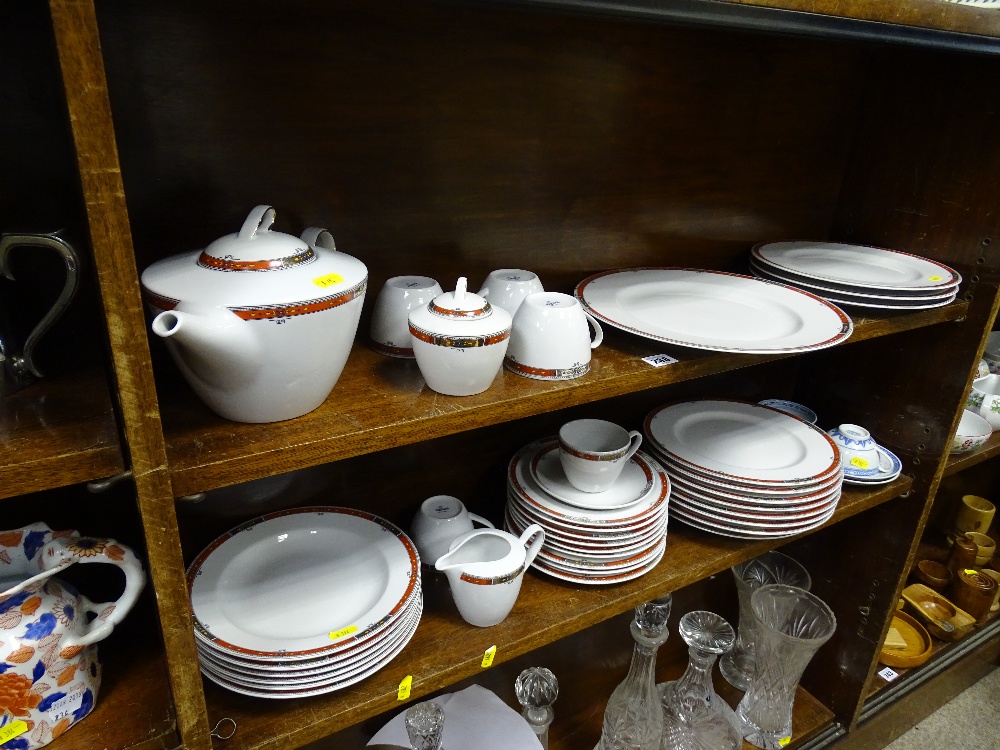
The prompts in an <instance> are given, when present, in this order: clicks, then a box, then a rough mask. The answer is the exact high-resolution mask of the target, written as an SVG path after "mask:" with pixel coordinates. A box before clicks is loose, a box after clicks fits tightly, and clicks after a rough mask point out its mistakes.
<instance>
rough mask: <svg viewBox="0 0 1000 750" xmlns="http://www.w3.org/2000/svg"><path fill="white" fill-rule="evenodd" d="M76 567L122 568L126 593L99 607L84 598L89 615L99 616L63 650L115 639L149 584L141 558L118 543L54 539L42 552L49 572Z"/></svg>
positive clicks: (71, 637) (64, 641)
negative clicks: (103, 565)
mask: <svg viewBox="0 0 1000 750" xmlns="http://www.w3.org/2000/svg"><path fill="white" fill-rule="evenodd" d="M73 563H108V564H110V565H114V566H115V567H118V568H121V570H122V572H123V573H124V574H125V590H124V591H123V592H122V595H121V596H120V597H118V599H117V600H116V601H114V602H103V603H101V604H95V603H93V602H91V601H90V600H89V599H87V598H86V597H83V596H81V597H80V601H81V603H82V604H83V608H84V610H85V611H87V612H91V613H93V614H94V615H95V617H94V619H93V620H92V621H91V622H90V623H88V624H87V626H86V628H84V629H83V632H82V633H81V634H80V635H77V636H74V635H67V636H65V637H64V638H63V639H62V642H61V643H60V647H61V648H62V649H66V648H70V647H72V646H89V645H90V644H91V643H97V641H100V640H103V639H104V638H107V637H108V636H109V635H111V631H112V630H114V629H115V625H117V624H118V623H119V622H121V621H122V620H123V619H124V617H125V615H127V614H128V613H129V610H131V609H132V607H133V606H134V605H135V602H136V600H137V599H138V598H139V593H140V592H141V591H142V587H143V586H144V585H145V583H146V574H145V573H144V572H143V570H142V565H140V563H139V560H138V558H136V556H135V554H134V553H133V552H132V550H130V549H129V548H128V547H126V546H125V545H124V544H119V543H118V542H116V541H115V540H114V539H98V538H95V537H81V536H69V537H60V538H58V539H53V540H52V541H51V542H49V543H48V544H46V545H45V548H44V549H43V550H42V567H43V568H44V569H45V570H53V569H62V568H67V567H69V566H70V565H72V564H73Z"/></svg>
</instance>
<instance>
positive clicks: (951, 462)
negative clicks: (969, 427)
mask: <svg viewBox="0 0 1000 750" xmlns="http://www.w3.org/2000/svg"><path fill="white" fill-rule="evenodd" d="M994 456H1000V432H994V433H993V434H992V435H990V437H989V439H988V440H987V441H986V442H985V443H983V444H982V445H980V446H979V447H978V448H976V449H975V450H972V451H969V452H968V453H958V454H954V455H950V456H948V462H947V463H946V464H945V465H944V476H946V477H948V476H951V475H952V474H956V473H958V472H960V471H962V470H963V469H968V468H969V467H970V466H975V465H976V464H978V463H981V462H983V461H985V460H986V459H988V458H993V457H994Z"/></svg>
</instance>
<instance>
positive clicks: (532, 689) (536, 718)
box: [514, 667, 559, 750]
mask: <svg viewBox="0 0 1000 750" xmlns="http://www.w3.org/2000/svg"><path fill="white" fill-rule="evenodd" d="M514 694H515V695H517V700H518V703H520V704H521V705H522V706H523V707H524V710H523V711H522V712H521V716H523V717H524V719H525V721H527V722H528V725H529V726H530V727H531V728H532V730H534V732H535V736H537V737H538V741H539V742H540V743H541V745H542V748H543V750H548V748H549V725H550V724H551V723H552V719H553V718H554V717H555V712H554V711H553V710H552V704H553V703H555V701H556V698H557V697H558V696H559V681H558V680H556V676H555V675H554V674H552V672H551V671H549V670H548V669H546V668H545V667H529V668H528V669H526V670H524V671H523V672H521V674H519V675H518V676H517V681H516V682H515V683H514Z"/></svg>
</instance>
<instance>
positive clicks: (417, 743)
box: [405, 701, 444, 750]
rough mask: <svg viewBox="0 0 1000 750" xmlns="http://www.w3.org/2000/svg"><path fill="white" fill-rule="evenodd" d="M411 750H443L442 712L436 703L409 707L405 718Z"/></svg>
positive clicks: (428, 702)
mask: <svg viewBox="0 0 1000 750" xmlns="http://www.w3.org/2000/svg"><path fill="white" fill-rule="evenodd" d="M405 724H406V736H407V737H409V738H410V748H411V750H443V748H442V747H441V738H442V736H443V735H444V711H442V710H441V707H440V706H439V705H438V704H437V703H433V702H431V701H424V702H423V703H417V704H415V705H413V706H410V707H409V708H408V709H407V710H406V716H405Z"/></svg>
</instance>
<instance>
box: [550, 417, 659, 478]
mask: <svg viewBox="0 0 1000 750" xmlns="http://www.w3.org/2000/svg"><path fill="white" fill-rule="evenodd" d="M641 444H642V433H641V432H638V431H637V430H626V429H625V428H624V427H619V426H618V425H616V424H615V423H614V422H608V421H606V420H603V419H576V420H573V421H572V422H567V423H566V424H564V425H563V426H562V427H560V428H559V461H560V463H561V464H562V468H563V472H564V473H565V474H566V479H567V480H568V481H569V483H570V484H571V485H573V486H574V487H576V489H578V490H580V491H581V492H603V491H604V490H606V489H608V488H609V487H610V486H611V485H612V484H614V482H615V480H616V479H618V476H619V475H620V474H621V472H622V469H623V468H624V467H625V465H626V464H627V463H628V460H629V459H630V458H631V457H632V455H633V454H634V453H635V452H636V451H637V450H639V446H640V445H641Z"/></svg>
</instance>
